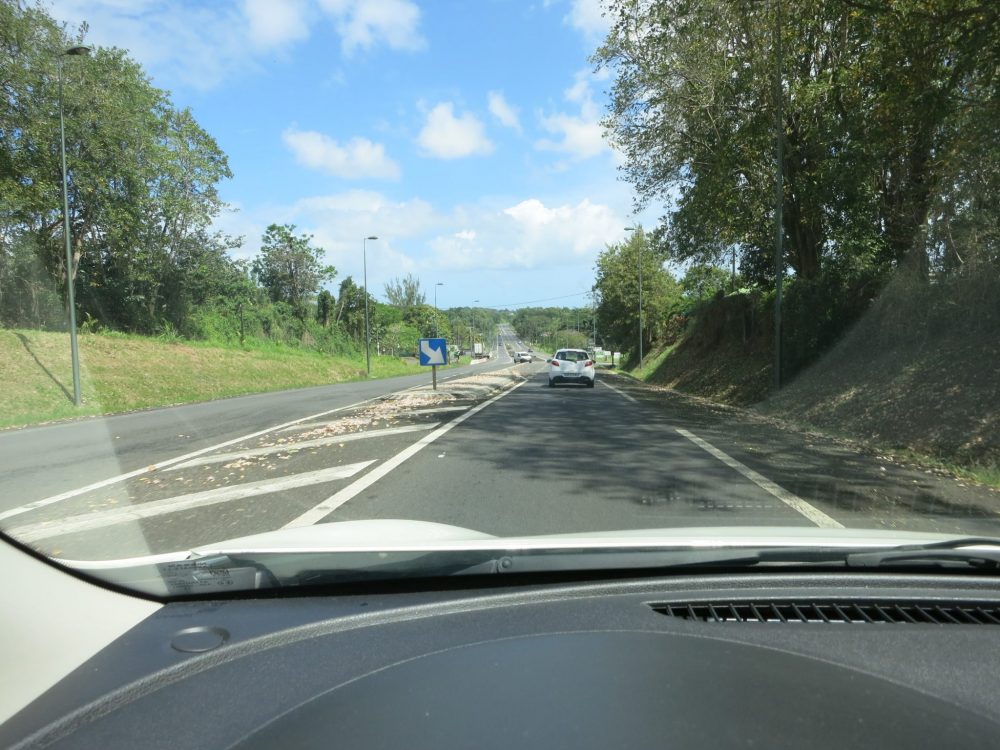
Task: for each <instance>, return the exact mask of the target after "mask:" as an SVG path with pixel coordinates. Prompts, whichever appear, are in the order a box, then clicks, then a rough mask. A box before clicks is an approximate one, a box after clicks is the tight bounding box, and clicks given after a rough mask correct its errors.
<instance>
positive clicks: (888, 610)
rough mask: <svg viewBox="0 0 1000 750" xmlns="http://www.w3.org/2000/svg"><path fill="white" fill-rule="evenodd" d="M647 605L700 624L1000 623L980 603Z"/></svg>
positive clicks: (994, 610)
mask: <svg viewBox="0 0 1000 750" xmlns="http://www.w3.org/2000/svg"><path fill="white" fill-rule="evenodd" d="M651 606H652V607H653V609H654V610H655V611H656V612H659V613H660V614H663V615H667V616H669V617H678V618H681V619H683V620H695V621H699V622H740V623H746V622H751V623H752V622H758V623H760V622H766V623H929V624H934V625H1000V605H997V604H993V603H987V604H984V603H978V602H961V603H950V602H945V603H941V602H914V601H883V602H876V601H842V602H838V601H824V602H817V601H806V602H773V601H771V602H688V603H670V604H654V605H651Z"/></svg>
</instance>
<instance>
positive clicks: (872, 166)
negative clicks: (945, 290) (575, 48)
mask: <svg viewBox="0 0 1000 750" xmlns="http://www.w3.org/2000/svg"><path fill="white" fill-rule="evenodd" d="M776 7H778V6H777V5H776V4H774V3H765V2H749V1H736V0H703V1H702V2H696V3H693V2H688V0H661V1H660V2H654V3H650V2H640V1H639V0H616V1H615V2H612V3H611V7H610V9H609V15H610V17H611V18H612V20H613V23H612V27H611V31H610V33H609V35H608V37H607V39H606V41H605V43H604V45H602V47H601V48H600V50H599V51H598V52H597V54H596V55H595V57H594V60H595V62H596V63H597V64H599V65H601V66H606V67H608V68H609V69H611V70H613V72H614V74H615V82H614V85H613V88H612V101H611V106H610V108H609V111H608V114H607V117H606V118H605V126H606V129H607V132H608V134H609V136H610V137H611V139H612V140H613V141H614V143H615V144H616V145H617V147H618V148H619V149H620V150H621V151H622V152H623V153H624V155H625V164H624V167H623V171H624V173H625V176H626V177H627V179H628V180H629V181H631V182H632V183H633V184H634V186H635V188H636V190H637V192H638V194H639V196H640V198H641V199H642V200H644V201H650V200H663V201H665V202H666V203H667V204H668V211H667V214H666V215H665V216H664V218H663V222H662V224H663V225H662V227H661V231H660V232H659V233H658V236H659V239H660V242H659V245H660V246H661V248H662V250H663V252H665V253H666V254H667V257H670V258H672V259H674V260H677V261H688V260H694V261H695V262H698V263H713V262H716V261H718V260H719V256H720V253H721V252H722V250H723V249H724V248H726V247H729V246H732V245H739V246H740V247H741V248H742V249H743V262H742V263H741V267H742V268H743V269H744V272H745V273H746V274H747V275H749V276H750V277H751V278H752V279H754V280H756V281H758V282H766V281H768V280H769V279H770V278H773V270H772V269H773V268H774V259H773V250H772V249H771V247H772V244H771V237H772V228H771V226H772V221H773V208H772V207H773V187H772V186H773V184H774V180H773V172H774V156H773V155H774V130H775V127H774V112H775V111H776V110H775V95H774V70H775V56H776V45H775V37H774V32H773V29H774V26H775V19H774V16H773V13H774V12H775V8H776ZM781 7H782V9H783V10H782V13H783V15H782V23H781V27H780V37H781V49H782V53H781V57H780V60H779V61H778V62H779V64H780V69H781V71H782V79H781V86H780V95H781V97H782V105H783V110H784V115H783V119H782V122H781V123H780V133H781V138H782V141H783V145H784V158H783V161H782V163H781V165H780V167H781V171H782V175H783V181H784V196H783V206H784V211H783V231H784V238H785V243H784V247H785V257H784V258H783V261H784V264H785V265H786V266H788V267H790V268H791V269H792V271H793V272H794V274H795V276H796V277H798V278H804V279H808V278H812V277H815V276H816V275H817V274H819V273H821V271H822V269H823V267H824V265H825V264H838V265H848V266H851V265H852V264H856V263H857V262H860V263H862V264H864V265H867V266H869V267H873V268H878V269H881V270H886V269H892V268H896V267H899V266H900V265H901V264H902V263H903V261H904V259H906V258H913V259H914V261H915V264H916V266H918V267H921V266H922V267H926V264H927V252H926V239H927V236H928V231H927V230H928V224H930V228H931V231H930V234H931V235H933V224H934V223H935V221H936V217H935V216H934V215H933V213H932V209H933V208H934V207H935V201H936V196H937V195H938V194H939V193H940V191H941V190H942V189H943V188H944V187H945V185H946V178H948V177H955V176H957V173H956V172H955V171H954V167H955V166H956V165H955V163H954V160H955V159H956V158H959V155H960V154H963V153H968V152H970V150H971V151H972V152H973V153H975V152H976V151H981V152H984V153H985V152H986V151H987V150H988V149H989V148H990V144H995V143H996V125H995V123H996V122H997V115H998V104H997V95H996V70H997V65H998V57H1000V53H998V52H997V45H996V39H997V38H1000V6H998V5H997V4H996V3H987V2H981V1H977V0H926V1H923V0H921V1H919V2H918V1H917V0H895V1H894V2H884V3H870V2H862V1H860V0H858V1H855V0H842V1H841V2H836V3H833V2H819V1H818V0H783V2H782V3H781ZM990 133H991V134H992V135H988V134H990ZM948 192H949V193H951V194H952V195H956V197H957V194H956V193H955V192H954V191H953V190H951V189H949V190H948ZM953 205H954V204H953ZM941 208H944V207H941ZM939 215H941V216H944V215H948V212H947V211H942V212H941V213H940V214H939Z"/></svg>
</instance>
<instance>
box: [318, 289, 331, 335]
mask: <svg viewBox="0 0 1000 750" xmlns="http://www.w3.org/2000/svg"><path fill="white" fill-rule="evenodd" d="M332 313H333V295H332V294H330V292H328V291H327V290H326V289H322V290H320V293H319V295H318V296H317V297H316V322H318V323H319V324H320V325H321V326H323V327H324V328H325V327H326V326H328V325H330V315H331V314H332Z"/></svg>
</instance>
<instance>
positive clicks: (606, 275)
mask: <svg viewBox="0 0 1000 750" xmlns="http://www.w3.org/2000/svg"><path fill="white" fill-rule="evenodd" d="M640 263H641V264H642V321H643V325H642V336H643V350H644V351H648V350H649V347H650V344H652V343H653V342H654V341H656V340H658V339H659V338H661V337H662V335H663V333H664V332H665V330H666V325H667V321H668V320H669V318H670V315H671V314H672V313H673V312H675V311H676V310H677V308H678V307H679V304H680V287H679V285H678V284H677V281H676V280H675V279H674V277H673V276H671V274H670V273H669V272H668V271H667V270H666V269H664V268H663V259H662V256H660V255H659V254H658V253H656V252H654V251H653V250H652V249H651V247H650V243H649V240H648V237H647V235H646V233H645V232H643V231H642V229H639V230H638V231H636V232H634V233H633V234H632V235H631V236H630V237H629V239H628V240H627V241H626V242H623V243H621V244H618V245H609V246H608V247H607V248H606V249H605V250H604V251H603V252H602V253H601V254H600V256H598V258H597V281H596V283H595V285H594V291H595V292H596V293H597V298H598V304H597V328H598V330H599V331H600V333H601V335H602V336H603V338H604V342H605V344H606V345H608V344H610V345H611V348H613V349H614V350H616V351H625V352H636V353H638V351H637V350H638V344H639V264H640Z"/></svg>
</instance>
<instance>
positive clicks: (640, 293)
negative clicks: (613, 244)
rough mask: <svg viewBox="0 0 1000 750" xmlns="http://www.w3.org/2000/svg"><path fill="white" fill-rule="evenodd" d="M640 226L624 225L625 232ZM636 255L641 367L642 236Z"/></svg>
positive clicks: (640, 362)
mask: <svg viewBox="0 0 1000 750" xmlns="http://www.w3.org/2000/svg"><path fill="white" fill-rule="evenodd" d="M636 229H642V227H625V231H626V232H634V231H635V230H636ZM636 257H637V258H638V259H639V366H640V367H642V237H640V238H639V243H638V244H637V245H636Z"/></svg>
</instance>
